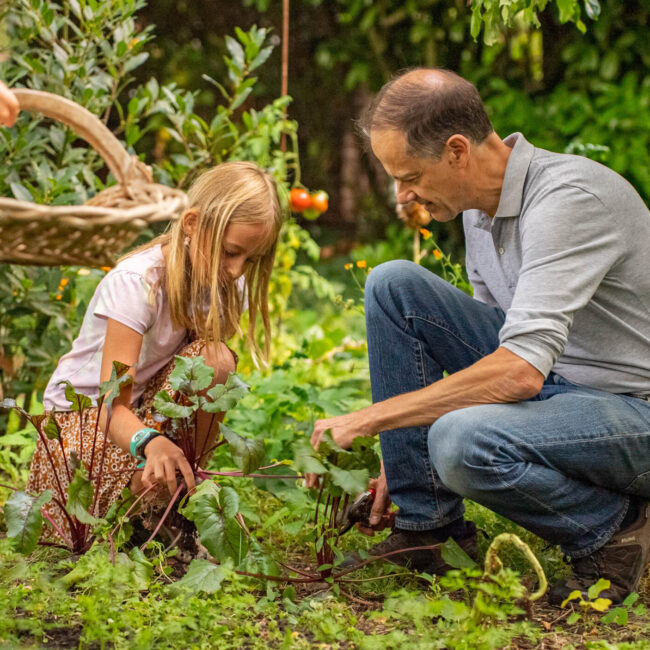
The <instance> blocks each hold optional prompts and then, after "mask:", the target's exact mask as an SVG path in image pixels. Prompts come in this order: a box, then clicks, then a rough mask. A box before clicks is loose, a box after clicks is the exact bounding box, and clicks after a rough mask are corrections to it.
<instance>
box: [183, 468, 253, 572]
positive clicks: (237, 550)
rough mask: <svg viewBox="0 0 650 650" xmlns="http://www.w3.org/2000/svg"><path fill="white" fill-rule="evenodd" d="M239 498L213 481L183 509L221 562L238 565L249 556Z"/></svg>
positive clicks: (229, 489) (205, 485)
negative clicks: (238, 517) (238, 518)
mask: <svg viewBox="0 0 650 650" xmlns="http://www.w3.org/2000/svg"><path fill="white" fill-rule="evenodd" d="M238 513H239V497H238V496H237V492H235V490H233V489H232V488H229V487H219V486H218V485H217V484H216V483H215V482H214V481H205V482H203V483H202V484H201V485H200V486H199V487H198V488H197V490H196V492H195V493H194V494H193V495H192V496H191V497H190V499H189V501H188V503H187V505H186V506H185V507H184V508H183V514H184V515H185V516H186V517H187V518H188V519H189V520H190V521H193V522H194V523H195V525H196V527H197V530H198V531H199V533H200V534H201V543H202V544H203V545H204V546H205V548H207V549H208V551H209V552H210V554H211V555H212V556H213V557H214V558H215V559H216V560H218V561H219V562H225V561H226V560H229V559H230V560H232V561H233V562H234V564H235V566H237V565H239V564H240V563H241V562H242V561H243V559H244V558H245V557H246V554H247V553H248V540H247V538H246V534H245V532H244V530H243V528H242V527H241V525H240V524H239V522H238V521H236V519H235V517H236V515H237V514H238Z"/></svg>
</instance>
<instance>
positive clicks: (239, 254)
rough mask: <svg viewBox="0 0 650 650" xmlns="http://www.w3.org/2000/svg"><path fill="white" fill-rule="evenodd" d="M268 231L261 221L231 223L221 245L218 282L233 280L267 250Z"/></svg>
mask: <svg viewBox="0 0 650 650" xmlns="http://www.w3.org/2000/svg"><path fill="white" fill-rule="evenodd" d="M268 239H269V237H268V231H267V228H266V226H265V224H263V223H250V224H244V223H232V224H230V225H229V226H228V227H227V228H226V232H225V233H224V237H223V242H222V247H221V264H220V268H219V283H220V284H227V283H228V282H233V281H234V280H236V279H237V278H239V277H240V276H241V275H243V273H244V271H246V269H247V268H248V267H249V266H250V265H251V264H254V263H255V262H256V261H257V260H259V258H260V257H262V256H263V255H264V253H266V251H267V250H268V245H269V244H268Z"/></svg>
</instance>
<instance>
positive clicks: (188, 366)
mask: <svg viewBox="0 0 650 650" xmlns="http://www.w3.org/2000/svg"><path fill="white" fill-rule="evenodd" d="M175 359H176V363H175V364H174V369H173V370H172V372H171V373H170V375H169V384H170V386H171V387H172V388H173V389H174V390H178V391H180V392H181V393H184V394H185V395H196V394H197V393H198V392H200V391H202V390H205V389H206V388H207V387H208V386H209V385H210V384H211V383H212V378H213V377H214V368H212V367H211V366H208V365H206V363H205V358H204V357H202V356H200V355H199V356H197V357H180V356H176V357H175Z"/></svg>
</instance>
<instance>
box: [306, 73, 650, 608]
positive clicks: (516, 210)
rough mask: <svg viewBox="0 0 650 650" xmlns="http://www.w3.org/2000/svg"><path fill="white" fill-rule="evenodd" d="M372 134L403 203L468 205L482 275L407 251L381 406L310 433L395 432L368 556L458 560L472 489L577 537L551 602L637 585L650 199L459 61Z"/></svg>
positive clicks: (379, 330)
mask: <svg viewBox="0 0 650 650" xmlns="http://www.w3.org/2000/svg"><path fill="white" fill-rule="evenodd" d="M365 132H366V133H367V135H368V136H369V139H370V144H371V147H372V150H373V152H374V153H375V155H376V156H377V158H378V159H379V160H380V162H381V163H382V165H383V166H384V168H385V169H386V171H387V172H388V174H390V176H392V177H393V178H394V180H395V182H396V183H397V200H398V201H399V202H400V203H405V202H408V201H417V202H419V203H421V204H422V205H424V206H425V207H426V209H427V210H428V211H429V212H430V214H431V216H432V217H433V218H434V219H436V220H437V221H441V222H445V221H450V220H452V219H454V218H455V217H456V216H457V215H458V214H459V213H461V212H463V213H464V216H463V220H464V227H465V235H466V245H467V260H466V263H467V270H468V275H469V278H470V281H471V282H472V285H473V287H474V298H473V299H472V298H470V297H469V296H467V295H465V294H463V293H462V292H460V291H459V290H457V289H455V288H454V287H452V286H450V285H448V284H447V283H445V282H444V281H442V280H441V279H440V278H438V277H437V276H435V275H433V274H431V273H429V272H428V271H426V270H424V269H422V268H421V267H419V266H417V265H415V264H412V263H409V262H405V261H394V262H388V263H386V264H382V265H380V266H379V267H377V268H376V269H374V270H373V271H372V272H371V273H370V275H369V277H368V280H367V284H366V294H365V295H366V321H367V335H368V351H369V361H370V376H371V383H372V395H373V402H374V403H373V405H372V406H370V407H367V408H365V409H363V410H361V411H358V412H356V413H350V414H347V415H343V416H339V417H334V418H329V419H326V420H321V421H318V422H317V423H316V425H315V429H314V434H313V436H312V444H314V445H315V446H317V444H318V441H319V440H320V438H321V436H322V435H323V433H324V432H325V431H326V430H328V429H331V432H332V435H333V437H334V439H335V440H336V441H337V442H338V443H339V444H341V445H342V446H349V445H350V443H351V442H352V440H353V439H354V438H355V437H356V436H359V435H362V436H371V435H376V434H378V433H381V435H380V439H381V447H382V455H383V463H384V467H385V474H384V471H382V476H380V478H379V479H378V481H377V490H378V491H377V497H376V503H375V507H374V510H373V513H372V516H371V523H372V524H374V525H375V526H377V527H379V526H380V522H381V519H382V515H384V516H385V512H386V509H387V507H388V506H389V504H390V500H389V497H388V493H390V498H391V499H392V501H393V502H394V503H395V504H396V505H397V506H399V511H398V513H397V517H396V520H395V524H396V525H395V529H394V530H393V532H392V534H391V535H390V536H389V537H388V538H387V539H386V540H385V541H384V542H382V543H380V544H378V545H376V546H375V547H374V548H373V549H372V551H371V553H373V554H375V555H379V554H383V553H386V552H389V551H394V550H398V549H400V548H404V549H406V548H409V547H414V546H421V545H434V544H435V545H437V546H436V547H435V549H434V551H433V552H409V553H404V554H402V555H397V556H396V557H402V558H403V559H402V562H403V563H405V564H408V565H410V566H412V567H414V568H417V569H419V570H426V571H428V572H433V573H441V572H444V571H445V569H447V568H448V567H447V566H446V565H445V563H444V562H443V560H442V558H441V554H440V543H441V542H443V541H445V540H446V539H447V538H448V537H449V536H451V537H453V538H454V539H456V540H457V541H458V543H459V544H460V545H461V546H462V547H463V548H465V549H466V550H467V551H468V552H470V553H472V552H475V549H476V530H475V528H474V526H473V524H471V523H470V522H465V521H464V519H463V504H462V497H468V498H470V499H473V500H474V501H476V502H478V503H481V504H483V505H485V506H487V507H488V508H490V509H492V510H494V511H496V512H498V513H501V514H502V515H504V516H506V517H508V518H509V519H511V520H513V521H515V522H517V523H519V524H521V525H522V526H524V527H526V528H527V529H529V530H531V531H533V532H534V533H536V534H538V535H539V536H541V537H543V538H544V539H546V540H549V541H551V542H553V543H556V544H559V545H560V546H561V548H562V550H563V551H564V553H565V554H566V555H567V556H568V557H569V558H570V560H571V562H572V567H573V577H572V578H571V579H569V580H568V581H563V582H561V583H559V584H556V585H554V586H553V588H552V589H551V592H550V594H549V599H550V601H551V602H554V603H560V602H561V601H562V600H563V599H564V598H565V597H566V596H567V595H568V594H569V593H570V592H571V591H572V590H574V589H579V590H581V591H583V592H585V591H586V589H587V588H588V587H589V586H590V585H591V584H593V583H594V582H596V581H597V580H598V578H599V577H603V578H607V579H609V580H610V581H611V583H612V585H611V588H610V589H609V590H608V592H607V593H606V594H601V595H605V596H607V597H609V598H612V600H614V601H620V600H622V599H623V598H624V597H625V596H626V595H627V594H628V593H629V592H630V591H632V590H634V589H635V588H636V586H637V584H638V581H639V579H640V577H641V575H642V574H643V571H644V569H645V566H646V563H647V561H648V555H649V551H650V520H649V519H648V513H647V512H646V509H647V507H646V499H647V498H648V497H650V402H648V401H647V400H646V399H645V397H646V396H648V395H650V356H649V354H648V353H649V352H650V273H649V272H648V268H647V264H648V262H647V260H648V259H649V257H650V215H649V213H648V209H647V207H646V206H645V204H644V203H643V201H642V200H641V198H640V197H639V195H638V194H637V193H636V192H635V190H634V189H633V188H632V187H631V186H630V185H629V184H628V183H627V182H626V181H625V180H624V179H623V178H622V177H620V176H619V175H618V174H616V173H614V172H612V171H611V170H609V169H607V168H606V167H604V166H602V165H599V164H598V163H595V162H593V161H591V160H588V159H586V158H583V157H578V156H569V155H564V154H555V153H550V152H547V151H544V150H542V149H537V148H535V147H534V146H533V145H532V144H530V143H528V142H527V141H526V140H525V138H524V137H523V135H521V134H513V135H511V136H509V137H508V138H506V139H505V140H503V141H502V140H501V139H500V138H499V137H498V136H497V134H496V133H495V132H494V131H493V129H492V126H491V124H490V122H489V119H488V117H487V115H486V113H485V110H484V107H483V104H482V102H481V100H480V97H479V95H478V92H477V91H476V89H475V88H474V86H472V85H471V84H470V83H468V82H467V81H465V80H463V79H462V78H460V77H458V76H457V75H455V74H454V73H452V72H449V71H445V70H429V69H417V70H412V71H409V72H407V73H405V74H403V75H401V76H399V77H397V78H395V79H393V80H392V81H391V82H389V83H388V84H386V86H384V88H383V89H382V90H381V92H380V93H379V95H378V97H377V99H376V101H375V102H374V104H373V105H372V107H371V108H370V110H369V113H368V115H367V118H366V121H365ZM443 371H446V372H447V373H448V376H443ZM311 480H312V482H313V478H312V479H311ZM386 485H387V489H386ZM378 524H379V526H378Z"/></svg>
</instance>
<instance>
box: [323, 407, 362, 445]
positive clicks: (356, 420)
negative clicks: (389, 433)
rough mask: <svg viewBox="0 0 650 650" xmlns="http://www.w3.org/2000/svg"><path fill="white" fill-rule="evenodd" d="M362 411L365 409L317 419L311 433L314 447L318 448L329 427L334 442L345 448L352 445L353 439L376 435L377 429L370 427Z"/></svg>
mask: <svg viewBox="0 0 650 650" xmlns="http://www.w3.org/2000/svg"><path fill="white" fill-rule="evenodd" d="M364 410H365V409H364ZM362 413H363V410H362V411H355V412H354V413H347V414H346V415H337V416H336V417H333V418H326V419H325V420H316V424H314V432H313V433H312V434H311V445H312V447H313V448H314V449H318V445H319V444H320V441H321V440H322V439H323V435H324V434H325V432H326V431H327V430H328V429H329V430H331V433H332V439H333V440H334V442H335V443H336V444H337V445H339V447H343V449H349V448H350V447H351V446H352V441H353V440H354V439H355V438H358V437H359V436H372V435H374V434H375V431H372V429H370V427H369V426H368V422H367V419H366V418H365V417H363V415H362Z"/></svg>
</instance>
